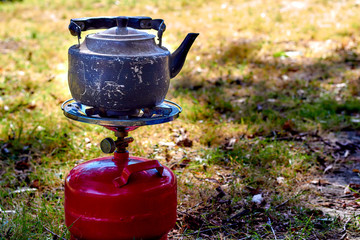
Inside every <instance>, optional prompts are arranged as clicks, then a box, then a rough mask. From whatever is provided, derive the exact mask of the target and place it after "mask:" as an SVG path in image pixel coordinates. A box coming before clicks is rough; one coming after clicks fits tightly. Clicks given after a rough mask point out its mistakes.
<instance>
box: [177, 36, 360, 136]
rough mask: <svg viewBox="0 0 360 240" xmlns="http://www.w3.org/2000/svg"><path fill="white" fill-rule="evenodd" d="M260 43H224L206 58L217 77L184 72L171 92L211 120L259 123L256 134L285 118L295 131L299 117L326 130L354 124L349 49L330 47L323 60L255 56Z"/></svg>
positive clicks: (356, 85) (353, 59) (355, 88)
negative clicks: (192, 101) (191, 101)
mask: <svg viewBox="0 0 360 240" xmlns="http://www.w3.org/2000/svg"><path fill="white" fill-rule="evenodd" d="M262 44H263V43H262V42H259V41H248V40H242V41H239V42H236V43H233V44H230V45H228V46H225V47H224V49H223V50H222V51H221V53H222V54H218V53H216V54H215V59H211V60H209V61H208V69H209V71H212V72H216V73H217V74H218V76H217V77H215V78H211V79H199V77H198V75H197V74H196V73H194V71H192V72H185V73H184V74H183V75H182V76H181V78H180V79H179V80H178V81H177V82H176V84H175V90H176V91H175V94H174V95H175V96H188V97H190V98H191V99H196V101H198V102H199V104H201V105H202V106H203V108H204V109H206V111H207V113H208V114H207V116H209V115H212V119H211V120H212V121H214V120H215V121H223V120H228V121H231V122H235V123H240V122H241V123H245V124H248V125H259V124H262V125H263V126H262V129H264V131H257V130H255V131H254V133H255V134H257V135H262V134H268V133H269V132H271V131H273V130H280V129H281V127H282V126H283V124H284V123H286V122H287V121H288V120H289V119H293V121H294V122H295V125H299V126H296V127H298V128H299V130H300V131H305V130H306V127H302V126H301V125H302V122H304V121H305V122H306V123H305V125H307V124H309V121H310V122H313V125H314V126H315V125H316V124H320V125H322V126H323V128H324V129H329V130H339V129H341V128H342V127H348V128H349V127H354V128H358V127H359V126H358V125H357V124H352V123H351V122H350V121H348V120H349V119H350V117H351V116H354V115H356V114H360V107H359V106H360V101H359V100H358V99H357V98H356V96H359V93H360V82H359V81H358V76H356V74H353V75H351V74H352V73H351V71H353V70H356V69H358V68H359V67H360V64H359V63H360V58H359V56H358V55H357V53H356V52H355V51H354V50H351V49H350V50H349V49H341V48H340V49H336V50H334V51H333V52H332V53H331V54H330V57H327V58H325V59H307V58H299V59H292V58H290V57H286V53H284V54H283V55H282V56H276V57H274V56H260V57H259V54H260V55H261V45H262ZM239 69H242V70H240V71H239ZM189 79H194V81H193V83H192V82H189ZM204 117H206V116H204ZM304 119H305V120H304ZM192 120H193V121H199V120H204V121H206V120H207V119H201V116H199V118H195V119H192ZM267 122H269V123H271V124H266V123H267ZM335 123H336V124H335ZM314 126H313V127H314ZM274 127H275V129H273V128H274Z"/></svg>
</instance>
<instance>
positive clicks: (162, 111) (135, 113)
mask: <svg viewBox="0 0 360 240" xmlns="http://www.w3.org/2000/svg"><path fill="white" fill-rule="evenodd" d="M85 113H86V115H87V116H89V117H91V116H96V115H98V116H100V117H110V118H119V119H129V118H134V117H135V118H139V117H140V118H141V117H144V118H151V117H153V116H154V115H158V116H168V115H169V114H170V113H171V108H169V107H168V106H164V105H159V106H155V107H152V108H142V109H133V110H129V111H114V110H106V109H104V108H96V107H90V108H88V109H86V110H85Z"/></svg>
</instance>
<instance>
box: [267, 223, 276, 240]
mask: <svg viewBox="0 0 360 240" xmlns="http://www.w3.org/2000/svg"><path fill="white" fill-rule="evenodd" d="M267 224H269V226H270V228H271V231H272V233H273V234H274V238H275V240H277V237H276V234H275V230H274V228H273V227H272V224H271V220H270V218H269V217H268V222H267Z"/></svg>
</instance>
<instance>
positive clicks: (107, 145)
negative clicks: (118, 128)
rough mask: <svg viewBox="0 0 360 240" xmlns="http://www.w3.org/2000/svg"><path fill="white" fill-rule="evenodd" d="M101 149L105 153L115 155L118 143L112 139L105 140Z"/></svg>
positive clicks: (101, 144)
mask: <svg viewBox="0 0 360 240" xmlns="http://www.w3.org/2000/svg"><path fill="white" fill-rule="evenodd" d="M100 148H101V151H103V153H113V152H115V149H116V143H115V141H114V140H113V139H112V138H105V139H103V140H102V141H101V143H100Z"/></svg>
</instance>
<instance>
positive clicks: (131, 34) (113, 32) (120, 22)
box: [87, 18, 155, 41]
mask: <svg viewBox="0 0 360 240" xmlns="http://www.w3.org/2000/svg"><path fill="white" fill-rule="evenodd" d="M116 23H117V27H112V28H109V29H107V30H105V31H102V32H98V33H95V34H89V35H88V36H87V38H94V39H104V40H105V39H109V40H117V41H136V40H147V39H153V38H155V35H153V34H149V33H147V32H144V31H139V30H137V29H134V28H131V27H128V26H127V25H128V19H127V18H118V19H116Z"/></svg>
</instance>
